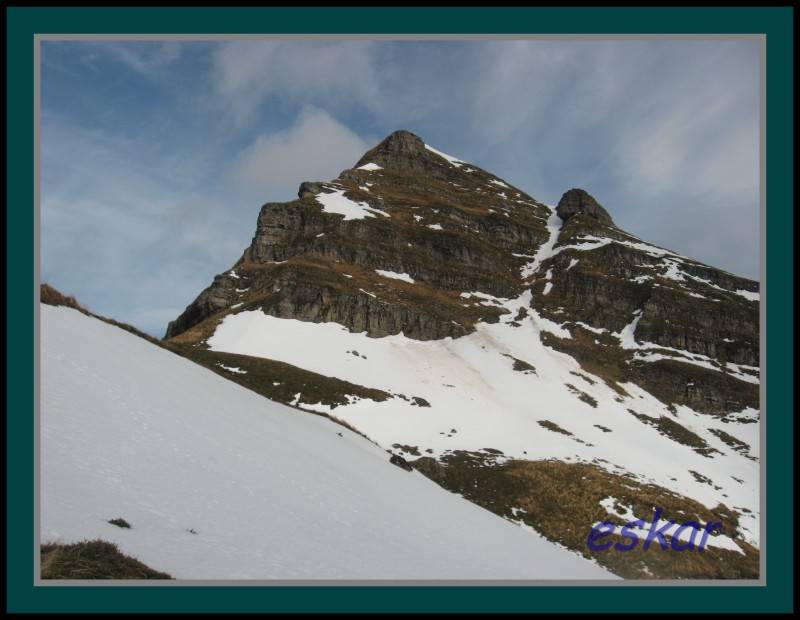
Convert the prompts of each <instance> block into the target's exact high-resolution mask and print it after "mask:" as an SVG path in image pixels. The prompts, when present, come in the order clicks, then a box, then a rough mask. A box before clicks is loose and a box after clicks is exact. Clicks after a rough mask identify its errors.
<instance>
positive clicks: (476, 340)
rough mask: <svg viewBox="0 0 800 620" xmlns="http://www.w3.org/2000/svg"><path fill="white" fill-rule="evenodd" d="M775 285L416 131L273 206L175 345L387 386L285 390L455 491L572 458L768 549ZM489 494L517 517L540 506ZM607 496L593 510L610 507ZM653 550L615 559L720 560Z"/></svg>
mask: <svg viewBox="0 0 800 620" xmlns="http://www.w3.org/2000/svg"><path fill="white" fill-rule="evenodd" d="M758 291H759V285H758V283H757V282H755V281H751V280H747V279H746V278H740V277H738V276H735V275H733V274H729V273H727V272H725V271H722V270H719V269H716V268H714V267H712V266H709V265H705V264H703V263H701V262H699V261H696V260H693V259H691V258H688V257H686V256H682V255H680V254H678V253H676V252H673V251H671V250H668V249H666V248H661V247H658V246H655V245H652V244H649V243H647V242H645V241H643V240H642V239H640V238H638V237H636V236H634V235H631V234H629V233H627V232H626V231H624V230H622V229H620V228H619V227H618V226H617V225H616V224H615V222H614V220H613V218H612V216H611V212H610V210H608V209H606V207H605V206H603V205H601V204H600V202H599V201H598V200H596V199H595V198H594V197H593V196H591V194H589V193H588V192H587V191H586V190H583V189H580V188H571V189H569V190H567V191H566V192H565V193H564V195H563V196H562V198H561V200H559V203H558V204H557V205H547V204H545V203H542V202H540V201H538V200H536V199H535V198H533V197H531V196H530V195H528V194H526V193H525V192H523V191H522V190H519V189H517V188H515V187H513V186H512V185H511V184H509V183H507V182H505V181H504V180H502V179H501V178H500V177H498V176H496V175H494V174H492V173H490V172H487V171H485V170H483V169H481V168H479V167H477V166H474V165H473V164H470V163H468V162H465V161H463V160H461V159H458V158H456V157H454V156H452V155H448V154H446V153H443V152H441V151H439V150H438V149H435V148H433V147H431V146H430V145H427V144H426V143H425V142H424V141H423V140H422V139H421V138H419V137H418V136H415V135H414V134H411V133H410V132H405V131H399V132H394V133H393V134H391V135H390V136H388V137H387V138H386V139H384V140H383V141H381V142H380V143H379V144H378V145H376V146H375V147H373V148H372V149H370V150H369V151H367V153H365V154H364V156H362V157H361V158H360V159H359V160H358V162H356V165H355V166H354V167H353V168H349V169H347V170H344V171H343V172H342V173H341V174H340V175H339V176H338V177H337V178H336V179H333V180H332V181H327V182H321V181H306V182H303V183H301V184H300V187H299V191H298V198H297V199H296V200H293V201H289V202H285V203H266V204H264V205H263V206H262V207H261V209H260V211H259V215H258V220H257V226H256V232H255V235H254V237H253V239H252V242H251V244H250V245H249V246H248V247H247V248H246V249H245V251H244V252H243V254H242V256H241V258H240V259H239V260H238V261H236V262H235V264H234V265H233V266H232V268H231V269H230V270H228V271H226V272H224V273H222V274H219V275H218V276H216V277H215V279H214V282H212V284H211V285H210V286H209V287H207V288H206V289H205V290H204V291H203V292H201V293H200V295H199V296H198V297H197V299H196V300H195V301H194V302H192V303H191V304H190V305H189V306H188V307H187V309H186V310H185V311H184V312H183V313H182V314H181V315H180V316H179V317H177V318H176V319H175V320H174V321H173V322H171V323H170V325H169V327H168V329H167V332H166V335H165V343H167V344H168V345H169V346H171V347H174V348H175V349H176V350H180V351H183V352H184V354H186V355H187V356H192V355H194V356H195V357H198V358H199V357H204V358H205V359H207V360H209V359H214V357H215V356H222V355H239V356H244V357H246V359H247V360H248V362H247V363H248V364H250V365H251V366H249V368H251V370H248V371H247V372H252V373H260V372H261V371H260V370H259V365H260V364H272V363H276V362H280V363H282V364H289V365H291V366H292V367H296V368H299V369H303V371H304V372H310V373H314V374H316V375H317V376H319V377H321V378H323V377H324V378H335V379H336V380H337V381H344V382H348V383H349V384H350V385H357V386H361V387H362V388H363V389H365V390H378V391H379V392H380V393H382V394H383V395H384V396H381V397H379V398H372V397H369V396H365V394H368V392H364V391H362V392H360V395H357V394H355V392H354V393H352V394H351V395H349V396H348V395H347V394H339V395H336V396H335V398H332V399H330V398H329V399H327V400H326V397H321V396H320V394H319V392H318V391H308V392H306V391H305V390H304V389H299V391H297V392H295V393H292V394H291V395H288V396H287V395H286V394H285V393H284V394H282V395H280V399H282V400H281V402H286V403H287V404H290V405H292V406H297V407H301V408H305V409H310V410H315V411H323V412H327V413H330V412H331V411H332V410H333V409H334V408H335V409H336V415H337V416H338V417H340V418H341V419H343V420H345V421H346V422H347V423H348V424H350V425H352V426H353V427H354V428H357V429H358V430H359V431H360V432H363V433H364V434H365V435H366V436H368V437H370V438H371V439H372V440H374V441H376V442H377V443H379V445H381V446H383V447H384V448H386V449H391V450H392V451H393V452H395V453H396V454H402V455H404V456H405V457H406V458H410V457H412V456H416V457H418V461H419V463H418V465H419V467H420V468H421V469H422V470H424V471H426V472H427V474H428V475H430V476H431V477H433V478H434V479H436V480H437V481H438V482H440V483H441V484H444V485H445V486H447V485H450V486H447V488H450V489H451V490H456V491H457V492H461V491H463V490H464V487H462V486H460V485H462V483H463V482H464V478H463V476H465V475H467V474H468V475H469V476H472V477H469V480H470V484H472V483H473V482H474V483H475V484H486V481H487V480H495V482H497V484H500V481H502V480H503V476H504V475H505V473H504V472H506V471H510V470H509V469H508V465H507V463H511V462H513V463H521V464H522V465H519V467H523V469H525V468H527V469H525V471H528V470H529V469H530V468H533V470H531V471H536V472H539V469H537V468H539V467H540V465H538V463H545V462H547V461H548V460H551V459H555V461H557V462H560V463H564V464H568V465H569V466H570V467H572V466H576V467H577V466H578V465H581V466H592V467H597V468H600V470H602V471H604V472H605V473H604V474H602V476H617V475H626V476H633V478H634V479H635V480H637V481H638V483H639V484H642V485H645V486H646V485H653V486H655V487H657V488H660V489H662V490H663V491H664V493H667V495H665V496H664V497H667V496H668V495H669V493H679V494H681V495H682V496H685V497H686V498H687V499H686V500H681V501H684V502H689V501H690V499H691V501H700V502H701V503H702V504H704V505H705V506H706V507H707V508H708V509H713V510H719V511H720V513H719V514H720V515H725V517H724V518H725V520H726V521H727V522H728V523H729V524H731V527H732V528H733V529H732V536H733V537H734V539H735V540H737V541H740V543H741V545H756V546H757V545H758V532H757V529H758V508H759V505H758V500H757V497H758V459H759V455H758V445H757V444H758V440H757V434H758V428H759V418H760V412H759V394H760V388H759V383H760V379H759V375H760V352H759V320H758V318H759V312H760V304H759V293H758ZM220 359H221V358H220ZM259 360H261V361H259ZM254 376H255V375H254ZM230 378H232V379H234V380H237V381H238V380H241V379H240V378H236V377H233V376H231V377H230ZM320 381H322V379H320ZM259 388H260V389H262V390H263V392H262V393H265V394H266V395H269V396H270V397H273V396H272V392H271V390H272V387H270V386H269V385H266V384H265V385H263V386H259ZM412 396H413V397H414V399H418V400H413V401H412V400H411V397H412ZM274 397H276V398H278V397H279V395H278V394H277V393H276V394H275V396H274ZM418 402H425V403H426V404H427V406H424V407H420V406H418V405H417V404H412V403H418ZM637 444H641V446H637ZM644 446H647V450H644V449H643V448H644ZM485 450H489V452H485ZM495 453H499V454H501V455H502V456H501V457H499V460H498V458H489V459H487V458H486V455H487V454H495ZM465 454H466V455H469V456H468V457H465V456H464V455H465ZM476 463H478V465H477V466H476V465H475V464H476ZM442 468H444V469H442ZM448 468H449V471H451V472H456V473H457V475H445V474H443V473H442V472H443V471H445V470H448ZM570 471H572V470H570ZM540 473H541V472H539V473H536V474H535V475H533V474H532V475H531V478H530V482H529V483H528V484H530V485H536V484H541V477H540ZM487 475H488V478H486V477H485V476H487ZM526 475H528V474H526ZM476 476H477V477H476ZM479 481H480V482H479ZM537 481H538V482H537ZM574 484H576V485H577V486H574V487H570V486H569V485H567V486H568V488H571V489H572V490H573V491H574V492H575V493H584V491H581V490H580V486H579V485H578V483H577V482H575V483H574ZM608 484H609V488H612V487H613V486H614V484H613V483H612V482H611V481H610V479H609V481H608ZM645 486H643V487H641V488H642V489H644V488H645ZM467 488H471V487H469V486H468V487H467ZM647 488H649V487H647ZM459 489H460V491H459ZM525 489H526V490H525V493H524V494H523V495H524V497H528V494H529V493H534V491H535V490H534V489H533V488H528V487H525ZM536 492H542V491H541V489H538V491H536ZM641 492H642V493H644V491H641ZM548 493H552V491H548ZM515 497H516V499H513V500H512V499H509V498H506V499H504V500H502V501H508V502H512V501H514V502H519V501H523V500H522V499H521V496H515ZM490 500H491V501H490ZM563 500H564V498H563V497H562V498H561V500H560V501H562V502H563ZM480 501H483V502H484V504H482V505H484V506H485V507H489V508H490V509H495V511H496V512H497V513H498V514H501V515H503V516H506V518H510V517H511V516H513V515H514V514H517V513H515V512H514V511H513V510H512V508H514V509H516V508H519V504H515V505H511V504H507V505H504V506H500V505H497V504H492V502H495V501H500V500H498V499H491V498H489V497H488V496H481V498H480ZM524 501H526V502H527V501H529V500H524ZM593 501H594V500H593ZM603 501H605V500H603ZM665 501H666V500H665ZM598 505H599V506H600V508H598V507H597V505H593V506H592V507H588V506H587V507H586V508H585V510H586V513H585V514H586V515H590V514H597V517H596V518H601V515H602V512H595V511H602V510H603V508H602V506H603V505H604V504H598ZM683 506H684V507H683V508H682V510H695V508H691V507H690V504H688V503H684V504H683ZM642 509H643V505H642V506H640V508H639V510H642ZM530 510H532V511H533V512H531V513H529V516H528V517H525V519H528V520H527V521H526V520H525V519H523V521H525V523H527V524H528V525H530V526H531V527H538V531H547V532H549V534H548V535H549V536H551V537H553V539H556V540H559V539H560V535H558V534H557V532H555V531H554V530H552V529H548V526H547V523H548V521H547V519H548V518H549V517H548V516H547V515H544V514H543V513H542V512H541V510H542V507H541V506H539V507H538V508H536V509H534V508H530ZM537 510H538V511H539V512H537ZM640 516H641V515H640ZM561 518H562V517H558V518H557V519H556V522H557V523H562V524H563V521H561V520H560V519H561ZM720 518H722V517H720ZM565 540H566V539H565ZM577 540H578V539H577V538H574V539H573V538H570V539H569V541H570V542H569V544H570V545H572V546H573V547H574V546H575V545H578V544H579V543H578V542H576V541H577ZM737 544H739V543H737ZM741 548H742V549H748V550H746V551H743V552H742V553H743V554H744V556H745V557H746V558H747V562H746V564H747V566H748V568H746V569H744V568H742V569H741V570H743V571H744V572H739V573H735V574H738V575H750V574H752V565H751V564H749V562H750V559H751V558H752V553H753V551H752V547H749V548H748V547H741ZM581 551H582V552H585V550H581ZM732 553H734V555H733V556H729V557H728V559H727V561H728V562H729V563H730V565H731V566H732V567H735V566H739V563H740V562H739V559H738V553H737V552H732ZM755 553H756V554H757V550H756V551H755ZM731 558H733V559H731ZM623 560H624V558H623ZM600 561H601V562H606V563H607V564H606V565H614V562H615V561H616V560H612V559H611V558H609V557H606V558H605V559H601V560H600ZM636 561H637V562H638V561H639V560H638V559H637V560H636ZM742 561H743V560H742ZM643 562H644V566H645V568H644V569H642V568H641V567H639V568H636V566H638V564H635V562H634V560H633V558H630V559H628V560H624V562H623V564H624V566H617V565H615V570H618V571H622V572H620V573H619V574H623V573H624V574H626V575H630V576H639V577H645V578H646V577H647V576H648V574H649V573H652V574H654V575H660V576H662V577H674V576H688V575H697V574H704V575H709V574H716V573H714V571H713V569H712V568H710V566H704V567H703V568H702V569H700V568H698V567H697V566H689V565H684V564H682V563H681V562H679V561H678V560H675V561H674V562H675V563H667V564H666V565H665V564H663V563H662V561H660V560H658V561H656V560H653V559H652V558H650V557H645V558H644V560H643ZM736 570H739V569H734V571H736ZM648 571H649V573H648ZM704 571H706V572H704ZM708 571H710V572H708ZM732 574H734V573H726V575H727V576H729V577H730V576H732ZM720 575H721V573H720Z"/></svg>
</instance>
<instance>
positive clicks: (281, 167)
mask: <svg viewBox="0 0 800 620" xmlns="http://www.w3.org/2000/svg"><path fill="white" fill-rule="evenodd" d="M370 146H372V145H371V144H369V143H367V142H366V141H364V140H363V139H362V138H361V137H359V136H358V135H357V134H356V133H354V132H353V131H351V130H350V129H348V128H347V127H345V126H344V125H342V124H341V123H339V122H338V121H337V120H336V119H334V118H332V117H331V116H330V115H329V114H328V113H327V112H325V111H324V110H320V109H317V108H313V107H306V108H304V109H303V110H302V111H301V112H300V114H299V115H298V117H297V119H296V121H295V123H294V125H292V126H291V127H289V128H288V129H286V130H283V131H279V132H276V133H272V134H262V135H260V136H258V137H257V138H256V139H255V140H254V141H253V143H252V144H250V146H248V147H247V148H246V149H245V150H244V151H243V152H242V154H241V156H240V157H239V159H238V160H237V161H236V163H235V164H234V166H233V168H232V170H231V177H232V179H233V181H234V182H235V183H236V184H238V185H239V186H240V187H239V189H244V190H245V191H247V193H249V194H251V195H253V196H254V197H255V198H257V199H259V200H262V201H263V200H267V199H268V200H291V199H294V198H296V196H297V188H298V186H299V184H300V183H301V182H303V181H327V180H330V179H333V178H335V177H336V176H338V174H339V173H340V172H341V171H342V170H344V169H345V168H349V167H351V166H352V165H353V164H355V162H356V161H357V160H358V159H359V158H360V157H361V155H363V154H364V152H366V151H367V150H368V149H369V147H370Z"/></svg>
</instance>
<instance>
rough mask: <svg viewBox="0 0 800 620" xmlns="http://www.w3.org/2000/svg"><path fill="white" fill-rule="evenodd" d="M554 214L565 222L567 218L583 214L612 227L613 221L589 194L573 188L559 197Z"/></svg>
mask: <svg viewBox="0 0 800 620" xmlns="http://www.w3.org/2000/svg"><path fill="white" fill-rule="evenodd" d="M556 214H557V215H558V217H560V218H561V219H562V220H564V221H566V220H568V219H569V218H571V217H573V216H575V215H579V214H584V215H587V216H589V217H591V218H593V219H595V220H597V221H598V222H600V223H601V224H605V225H607V226H614V225H615V224H614V221H613V220H612V219H611V216H610V215H609V214H608V212H607V211H606V210H605V209H604V208H603V207H602V206H601V205H600V203H599V202H597V200H595V199H594V196H592V195H591V194H590V193H589V192H587V191H586V190H583V189H579V188H573V189H570V190H568V191H566V192H564V195H563V196H561V200H559V201H558V206H557V207H556Z"/></svg>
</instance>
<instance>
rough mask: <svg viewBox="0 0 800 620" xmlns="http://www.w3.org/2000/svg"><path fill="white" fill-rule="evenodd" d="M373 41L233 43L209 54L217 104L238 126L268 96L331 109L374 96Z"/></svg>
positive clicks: (246, 119)
mask: <svg viewBox="0 0 800 620" xmlns="http://www.w3.org/2000/svg"><path fill="white" fill-rule="evenodd" d="M375 50H376V44H375V42H373V41H312V40H309V41H233V42H229V43H225V44H223V45H221V46H220V47H219V48H218V49H217V50H216V51H215V53H214V55H213V69H212V84H213V90H214V92H215V93H216V95H217V96H218V98H219V105H220V106H221V107H222V109H223V110H224V111H225V112H226V113H227V114H228V115H229V116H230V117H232V120H233V121H234V122H235V123H236V124H238V125H239V126H241V125H243V124H245V123H246V122H247V121H249V120H251V119H252V117H253V114H254V113H255V112H256V111H257V110H258V108H259V106H261V104H262V103H263V101H264V100H265V99H266V98H267V97H270V96H278V97H280V98H281V99H282V100H284V101H286V100H288V101H293V102H295V103H301V104H309V103H311V104H317V105H321V106H324V107H330V106H332V105H336V104H337V103H341V102H342V101H353V100H357V101H360V102H362V103H364V104H367V105H369V104H370V102H372V101H373V100H376V99H378V97H379V95H380V91H379V89H378V86H377V82H378V72H377V69H376V66H375V58H374V52H375Z"/></svg>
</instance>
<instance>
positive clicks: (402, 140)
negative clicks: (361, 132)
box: [355, 129, 458, 179]
mask: <svg viewBox="0 0 800 620" xmlns="http://www.w3.org/2000/svg"><path fill="white" fill-rule="evenodd" d="M370 163H371V164H377V165H379V166H380V167H381V168H385V169H387V170H391V171H393V172H399V173H401V174H411V175H422V176H427V177H431V178H438V179H451V178H453V177H454V176H457V175H458V169H457V168H456V167H455V166H453V165H451V164H450V163H448V162H447V160H445V159H444V158H442V157H441V156H439V155H437V154H436V153H434V151H432V150H430V149H428V148H426V147H425V142H423V140H422V138H420V137H419V136H417V135H415V134H413V133H411V132H410V131H405V130H403V129H401V130H398V131H395V132H392V133H391V134H389V135H388V136H387V137H386V138H384V139H383V141H381V142H380V143H379V144H378V145H377V146H375V147H373V148H371V149H370V150H369V151H367V152H366V153H364V156H363V157H362V158H361V159H359V160H358V162H357V163H356V165H355V168H358V167H360V166H363V165H365V164H370Z"/></svg>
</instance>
